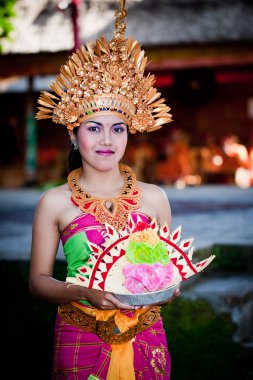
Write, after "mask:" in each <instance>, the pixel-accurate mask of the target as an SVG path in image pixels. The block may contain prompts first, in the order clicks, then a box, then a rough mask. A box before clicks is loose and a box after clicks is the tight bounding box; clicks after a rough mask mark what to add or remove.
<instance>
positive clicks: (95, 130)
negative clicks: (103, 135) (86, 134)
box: [87, 125, 100, 132]
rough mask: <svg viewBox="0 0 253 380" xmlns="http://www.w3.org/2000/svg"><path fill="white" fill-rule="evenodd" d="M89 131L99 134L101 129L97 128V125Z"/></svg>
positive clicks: (92, 126)
mask: <svg viewBox="0 0 253 380" xmlns="http://www.w3.org/2000/svg"><path fill="white" fill-rule="evenodd" d="M87 129H88V131H91V132H99V131H100V129H99V127H97V126H95V125H91V126H90V127H88V128H87Z"/></svg>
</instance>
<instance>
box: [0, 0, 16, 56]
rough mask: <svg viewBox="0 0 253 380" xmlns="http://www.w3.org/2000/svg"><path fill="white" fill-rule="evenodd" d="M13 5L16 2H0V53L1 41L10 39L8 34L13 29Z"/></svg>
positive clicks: (0, 50)
mask: <svg viewBox="0 0 253 380" xmlns="http://www.w3.org/2000/svg"><path fill="white" fill-rule="evenodd" d="M15 4H16V0H0V53H1V52H2V41H3V39H6V38H7V39H10V33H11V31H12V30H13V29H14V28H13V25H12V18H13V17H15V16H16V13H15V11H14V6H15Z"/></svg>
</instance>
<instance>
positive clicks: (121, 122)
mask: <svg viewBox="0 0 253 380" xmlns="http://www.w3.org/2000/svg"><path fill="white" fill-rule="evenodd" d="M119 124H124V125H125V126H126V123H124V121H120V122H119V123H114V124H113V125H112V127H114V126H115V125H119Z"/></svg>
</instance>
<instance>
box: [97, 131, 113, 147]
mask: <svg viewBox="0 0 253 380" xmlns="http://www.w3.org/2000/svg"><path fill="white" fill-rule="evenodd" d="M100 143H101V144H103V145H111V144H112V139H111V133H110V131H107V130H103V132H102V134H101V140H100Z"/></svg>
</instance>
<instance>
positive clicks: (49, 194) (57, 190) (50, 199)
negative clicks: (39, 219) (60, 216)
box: [37, 183, 70, 210]
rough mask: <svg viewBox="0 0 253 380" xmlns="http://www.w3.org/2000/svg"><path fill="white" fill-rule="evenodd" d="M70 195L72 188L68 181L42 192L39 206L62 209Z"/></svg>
mask: <svg viewBox="0 0 253 380" xmlns="http://www.w3.org/2000/svg"><path fill="white" fill-rule="evenodd" d="M69 197H70V189H69V187H68V184H67V183H65V184H63V185H60V186H56V187H52V188H51V189H48V190H46V191H45V192H44V193H42V195H41V197H40V199H39V202H38V205H37V208H40V207H43V208H47V209H51V207H53V209H54V210H57V209H60V208H62V205H63V204H64V203H65V202H66V200H68V199H69Z"/></svg>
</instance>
